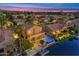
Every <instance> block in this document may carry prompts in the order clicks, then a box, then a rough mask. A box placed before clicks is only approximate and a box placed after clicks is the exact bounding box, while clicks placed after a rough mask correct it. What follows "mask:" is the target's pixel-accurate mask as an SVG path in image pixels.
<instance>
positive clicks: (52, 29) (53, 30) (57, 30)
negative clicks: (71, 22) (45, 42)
mask: <svg viewBox="0 0 79 59" xmlns="http://www.w3.org/2000/svg"><path fill="white" fill-rule="evenodd" d="M63 27H64V25H63V24H60V23H55V24H49V25H46V27H45V29H44V30H45V31H46V33H47V35H51V34H52V35H55V36H58V35H59V34H61V31H62V29H63Z"/></svg>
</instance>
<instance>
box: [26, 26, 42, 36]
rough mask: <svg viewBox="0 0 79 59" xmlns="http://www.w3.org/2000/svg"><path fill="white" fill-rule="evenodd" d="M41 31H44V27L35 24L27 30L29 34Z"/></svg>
mask: <svg viewBox="0 0 79 59" xmlns="http://www.w3.org/2000/svg"><path fill="white" fill-rule="evenodd" d="M41 32H42V27H39V26H34V27H32V28H30V29H29V30H27V31H26V33H27V36H32V35H35V34H38V33H41Z"/></svg>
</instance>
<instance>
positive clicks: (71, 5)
mask: <svg viewBox="0 0 79 59" xmlns="http://www.w3.org/2000/svg"><path fill="white" fill-rule="evenodd" d="M12 7H13V8H14V7H25V8H27V7H29V8H72V9H79V3H9V4H8V3H0V8H12Z"/></svg>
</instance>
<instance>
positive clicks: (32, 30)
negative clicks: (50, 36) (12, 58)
mask: <svg viewBox="0 0 79 59" xmlns="http://www.w3.org/2000/svg"><path fill="white" fill-rule="evenodd" d="M24 27H25V28H24V31H23V36H24V37H25V38H26V39H28V40H29V42H30V43H34V45H35V46H36V45H40V44H39V40H41V39H42V38H44V37H45V32H43V31H42V27H41V26H36V25H31V24H29V23H27V24H26V25H25V26H24ZM35 43H36V44H35Z"/></svg>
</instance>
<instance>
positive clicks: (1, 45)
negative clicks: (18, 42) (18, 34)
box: [0, 29, 14, 50]
mask: <svg viewBox="0 0 79 59" xmlns="http://www.w3.org/2000/svg"><path fill="white" fill-rule="evenodd" d="M13 42H14V38H13V36H12V32H11V31H9V30H4V29H0V50H6V49H5V48H6V46H7V45H8V44H10V43H13Z"/></svg>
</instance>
